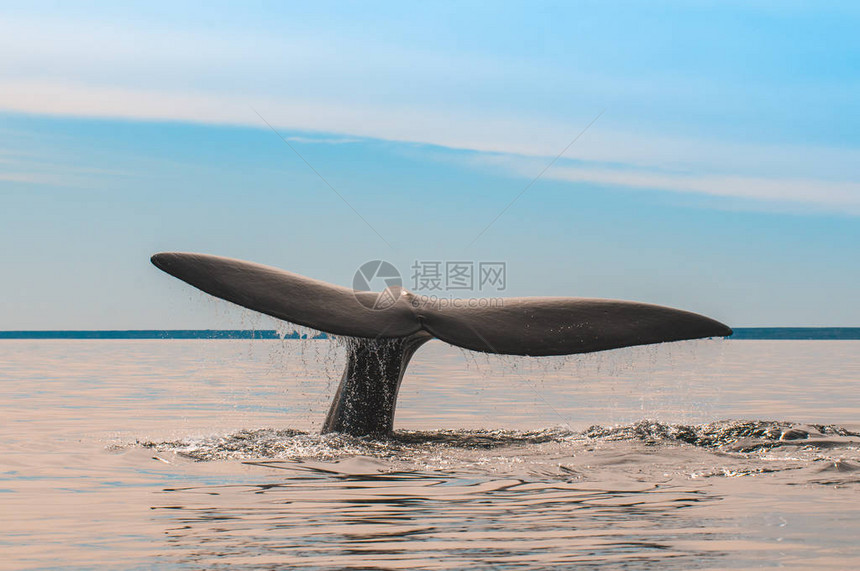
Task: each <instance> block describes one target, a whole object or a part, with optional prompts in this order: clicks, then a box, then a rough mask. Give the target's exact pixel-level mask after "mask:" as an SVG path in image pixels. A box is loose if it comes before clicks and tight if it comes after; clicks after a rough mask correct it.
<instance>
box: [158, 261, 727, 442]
mask: <svg viewBox="0 0 860 571" xmlns="http://www.w3.org/2000/svg"><path fill="white" fill-rule="evenodd" d="M152 263H153V264H155V266H157V267H158V268H159V269H161V270H164V271H165V272H167V273H168V274H171V275H172V276H175V277H177V278H179V279H181V280H183V281H185V282H187V283H189V284H191V285H193V286H194V287H196V288H198V289H201V290H203V291H205V292H206V293H209V294H211V295H214V296H215V297H219V298H221V299H225V300H227V301H231V302H233V303H235V304H238V305H241V306H242V307H246V308H248V309H253V310H255V311H259V312H260V313H265V314H266V315H271V316H273V317H276V318H278V319H283V320H286V321H290V322H292V323H296V324H298V325H304V326H307V327H311V328H313V329H318V330H320V331H325V332H326V333H332V334H334V335H343V336H347V337H349V338H350V340H349V342H348V343H347V353H348V360H347V365H346V369H345V370H344V373H343V377H342V378H341V382H340V385H339V386H338V389H337V393H336V394H335V397H334V401H333V402H332V405H331V408H330V409H329V413H328V416H327V417H326V421H325V424H324V425H323V432H343V433H347V434H352V435H354V436H367V435H371V436H383V435H386V434H388V433H390V432H391V430H392V429H393V426H394V411H395V407H396V404H397V392H398V390H399V388H400V382H401V381H402V379H403V373H404V371H405V369H406V366H407V364H408V363H409V359H410V358H411V357H412V355H413V354H414V353H415V351H416V350H417V349H418V348H419V347H420V346H421V345H423V344H424V343H426V342H427V341H429V340H430V339H433V338H437V339H441V340H442V341H445V342H446V343H450V344H452V345H456V346H458V347H464V348H466V349H471V350H474V351H483V352H486V353H500V354H505V355H534V356H543V355H568V354H572V353H590V352H593V351H604V350H607V349H615V348H618V347H628V346H631V345H646V344H650V343H661V342H664V341H680V340H683V339H699V338H702V337H721V336H727V335H731V333H732V330H731V329H729V328H728V327H727V326H725V325H723V324H722V323H719V322H718V321H714V320H713V319H710V318H708V317H704V316H702V315H697V314H695V313H690V312H688V311H681V310H678V309H672V308H669V307H661V306H658V305H649V304H645V303H636V302H631V301H617V300H610V299H584V298H566V297H519V298H505V299H502V300H500V302H499V303H494V304H475V305H474V306H473V305H471V304H470V306H467V307H458V306H457V305H455V304H447V305H442V304H437V303H423V302H422V300H421V299H420V298H418V297H416V296H415V295H413V294H412V293H411V292H408V291H406V290H403V289H395V288H391V289H387V290H386V291H384V292H381V293H373V292H355V291H353V290H350V289H347V288H344V287H339V286H334V285H331V284H327V283H325V282H321V281H318V280H313V279H310V278H306V277H304V276H300V275H298V274H293V273H290V272H285V271H283V270H279V269H277V268H272V267H268V266H262V265H259V264H253V263H250V262H243V261H240V260H232V259H229V258H221V257H217V256H209V255H204V254H184V253H162V254H156V255H154V256H153V257H152Z"/></svg>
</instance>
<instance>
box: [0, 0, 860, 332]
mask: <svg viewBox="0 0 860 571" xmlns="http://www.w3.org/2000/svg"><path fill="white" fill-rule="evenodd" d="M119 4H120V3H98V2H81V3H76V4H75V6H74V7H71V6H70V5H68V3H47V2H28V3H26V4H25V3H20V4H18V5H17V6H16V5H7V4H0V6H2V8H0V16H2V17H0V205H2V209H0V238H2V239H0V253H2V260H3V262H4V268H5V271H4V272H3V279H2V280H0V316H2V319H3V324H2V326H0V328H2V329H55V328H56V329H75V328H80V329H90V328H162V327H164V328H173V327H210V326H213V327H214V326H233V325H237V326H239V325H242V324H243V323H244V321H243V320H242V319H241V318H239V317H237V316H236V314H235V313H233V312H230V311H228V310H225V309H224V308H223V307H221V305H219V304H216V303H214V302H213V303H208V302H201V301H200V300H199V299H197V298H196V297H194V296H193V295H192V294H190V292H189V289H190V288H188V287H187V286H184V285H183V284H180V283H178V282H175V280H174V281H171V278H168V277H167V276H165V275H162V274H160V273H159V272H158V271H157V270H156V269H155V268H153V267H151V266H150V265H149V263H148V257H149V255H150V254H152V253H154V252H156V251H162V250H183V251H201V252H207V253H214V254H220V255H225V256H232V257H239V258H244V259H249V260H254V261H258V262H263V263H268V264H272V265H277V266H280V267H283V268H286V269H290V270H292V271H296V272H299V273H303V274H306V275H310V276H313V277H316V278H320V279H325V280H327V281H330V282H333V283H338V284H342V285H349V284H350V283H351V280H352V275H353V273H354V271H355V269H356V268H357V267H358V266H359V265H360V264H362V263H363V262H365V261H367V260H370V259H379V258H382V259H386V260H390V261H391V262H393V263H395V265H397V266H398V267H399V268H400V269H401V271H402V272H403V273H404V274H407V273H408V272H409V267H410V265H411V264H412V262H413V261H414V260H474V261H505V262H506V263H507V267H508V290H507V291H506V294H508V295H571V296H588V297H617V298H624V299H635V300H641V301H648V302H653V303H661V304H667V305H672V306H676V307H681V308H685V309H690V310H693V311H699V312H703V313H706V314H708V315H711V316H713V317H716V318H718V319H721V320H723V321H725V322H727V323H729V324H732V325H735V326H743V325H834V326H836V325H841V326H856V325H860V295H858V293H857V291H858V287H857V284H858V283H860V263H858V259H860V257H858V244H860V166H858V165H860V128H858V127H860V98H858V97H857V94H858V93H860V72H858V69H860V68H858V65H857V64H858V61H860V39H858V34H857V33H856V30H857V29H858V24H860V9H858V8H857V7H856V4H854V3H826V2H825V3H814V4H812V3H795V2H686V3H680V2H649V3H642V2H629V3H621V2H614V3H613V2H579V3H538V4H535V3H447V4H445V3H437V4H432V5H431V4H427V5H417V4H416V5H405V4H403V3H372V4H368V3H329V2H315V3H312V4H311V5H308V4H306V3H301V4H285V3H281V2H256V3H247V4H245V5H242V6H238V5H233V4H230V3H218V2H215V3H206V4H194V3H190V2H186V3H179V5H178V6H177V5H173V4H171V3H159V2H146V3H139V4H129V3H122V5H121V6H120V5H119ZM257 113H259V114H260V115H262V116H263V117H265V119H266V120H267V121H268V122H269V123H271V124H272V125H274V126H275V127H276V129H277V130H278V131H279V133H280V134H281V135H283V136H284V137H286V138H287V139H288V140H289V141H290V144H292V145H293V146H294V147H295V148H296V149H297V150H298V151H299V152H300V153H301V154H302V155H303V156H304V157H305V158H306V159H307V161H308V162H310V163H311V164H312V165H313V166H314V168H315V169H316V170H317V171H319V172H320V173H321V174H322V175H323V176H324V177H325V178H326V180H328V182H329V183H330V184H331V185H332V186H334V188H336V189H337V190H338V192H340V193H341V195H342V196H343V197H344V198H345V199H346V201H347V202H349V204H350V205H352V207H354V208H355V209H356V210H358V211H359V213H360V214H361V216H362V217H364V219H366V220H367V222H369V225H370V226H372V229H371V228H370V227H369V226H368V224H365V222H364V221H362V219H361V218H360V217H359V216H357V215H356V214H355V213H354V212H353V211H352V210H351V209H350V207H349V206H347V205H346V204H345V203H344V202H343V201H342V200H341V199H340V198H339V197H338V196H337V195H336V194H335V193H334V192H333V191H332V190H331V189H330V188H328V186H326V184H325V183H324V182H323V181H321V180H320V179H319V178H318V177H317V175H316V174H314V172H313V171H312V170H311V169H310V168H308V166H307V165H306V164H305V163H304V162H302V161H301V160H300V159H299V158H298V157H297V156H296V155H295V154H294V153H293V152H292V151H291V150H290V148H289V147H288V146H287V145H286V144H285V143H284V142H283V141H282V140H280V139H279V138H278V136H277V135H275V134H274V133H273V132H272V131H271V130H270V129H269V128H268V127H267V126H266V125H265V124H264V123H263V121H262V120H261V119H260V117H259V116H258V115H257ZM601 113H602V115H601ZM598 116H599V118H598V119H597V121H596V122H594V124H593V125H592V126H591V127H590V128H589V129H588V130H587V131H586V132H585V133H584V134H582V136H581V137H580V138H579V139H578V140H577V141H576V142H575V143H574V144H573V145H572V146H571V147H570V149H569V150H568V151H567V152H566V153H565V154H564V155H563V156H562V157H561V158H560V159H559V160H558V161H557V162H555V163H554V164H553V165H552V167H550V168H549V169H547V170H546V172H545V173H544V174H543V175H542V176H541V178H540V179H539V180H538V181H536V182H535V183H534V184H533V185H532V186H530V187H529V188H528V190H527V191H526V192H525V193H523V194H522V196H521V197H520V198H519V199H518V200H517V201H516V202H515V203H514V204H513V205H512V206H511V207H510V208H509V209H508V210H507V211H505V213H504V214H503V215H502V216H501V217H499V218H498V220H496V221H495V223H493V224H492V225H491V226H490V228H489V229H488V230H487V231H486V232H485V233H484V234H482V235H481V237H480V238H479V239H478V240H477V241H476V242H475V243H474V244H471V245H470V243H471V242H472V241H473V240H474V239H475V237H476V236H477V235H478V233H479V232H481V230H482V229H483V228H485V227H486V226H487V224H488V223H490V221H492V220H493V219H494V218H495V217H496V216H497V215H498V214H499V212H501V211H502V209H503V208H504V207H505V206H506V205H507V204H508V203H510V201H511V200H512V199H514V197H516V196H517V195H518V194H519V193H520V192H521V191H523V189H524V188H526V186H527V185H528V184H529V182H530V181H531V180H532V179H534V177H535V176H537V174H538V173H540V172H541V171H542V170H543V169H544V168H545V167H546V166H547V165H548V164H549V163H550V161H551V160H552V159H553V158H554V157H555V156H556V155H557V154H558V153H559V152H560V151H561V150H562V149H564V148H565V146H566V145H567V144H568V143H570V141H571V140H572V139H573V138H574V137H575V136H576V135H577V134H578V133H580V132H581V131H582V130H583V128H584V127H585V126H586V125H588V124H589V122H591V121H592V120H594V118H595V117H598ZM377 233H378V234H379V235H381V236H382V237H383V238H384V240H383V239H381V238H380V237H379V236H378V235H377ZM386 242H388V243H389V244H390V246H389V245H388V244H386ZM406 285H407V287H408V286H409V283H408V280H407V284H406Z"/></svg>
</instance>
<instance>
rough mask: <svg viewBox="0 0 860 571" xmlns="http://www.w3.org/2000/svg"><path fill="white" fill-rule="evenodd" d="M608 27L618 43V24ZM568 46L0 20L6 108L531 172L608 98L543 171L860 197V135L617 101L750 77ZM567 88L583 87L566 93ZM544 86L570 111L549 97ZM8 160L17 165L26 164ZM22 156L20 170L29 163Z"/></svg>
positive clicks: (690, 92) (621, 181)
mask: <svg viewBox="0 0 860 571" xmlns="http://www.w3.org/2000/svg"><path fill="white" fill-rule="evenodd" d="M600 41H601V42H603V43H600V44H599V45H600V46H603V45H604V44H605V39H604V38H601V39H600ZM569 57H570V58H573V59H574V60H575V63H576V65H569V64H568V63H566V62H560V61H558V60H556V61H544V60H535V59H532V60H529V59H526V58H519V57H511V56H510V54H508V55H495V56H494V55H488V54H487V53H479V52H477V51H476V50H472V51H459V52H458V51H453V50H451V51H446V50H444V49H438V46H437V49H421V48H420V45H419V44H416V45H406V44H404V43H403V42H400V43H399V44H398V43H396V42H394V40H392V43H391V44H386V43H385V41H384V39H379V37H378V36H372V35H365V36H362V35H361V34H360V32H358V31H356V30H354V29H353V27H350V28H348V29H340V30H327V33H320V30H318V29H317V30H314V29H306V30H303V29H300V28H299V27H297V26H294V27H292V28H290V29H286V30H284V31H283V33H278V34H275V33H272V32H271V31H269V32H268V33H267V32H257V31H254V30H248V29H244V30H243V29H241V28H239V27H236V28H224V29H219V30H217V31H211V30H206V29H205V28H192V27H188V26H186V27H185V28H175V29H167V28H164V29H161V28H159V29H155V28H152V27H148V26H145V25H135V24H130V23H128V22H127V21H122V22H121V21H119V20H117V21H111V22H108V21H100V20H95V19H90V20H74V19H69V20H63V19H60V18H54V19H50V18H42V17H39V18H35V17H29V18H28V17H18V16H10V17H6V18H4V19H3V20H2V21H0V64H2V66H0V69H2V72H0V110H2V111H11V112H22V113H33V114H54V115H63V116H79V117H98V118H118V119H131V120H139V121H183V122H198V123H207V124H227V125H243V126H258V127H260V128H266V127H265V125H262V124H261V123H260V122H259V119H258V117H257V116H256V115H255V114H254V113H253V112H252V111H251V108H250V106H253V107H254V108H255V109H258V110H259V111H260V112H261V113H262V114H263V115H264V116H265V117H266V118H267V119H268V120H269V121H270V122H271V123H272V124H273V125H275V126H276V127H278V128H279V129H282V130H284V131H291V132H292V134H289V133H285V136H287V138H288V140H291V141H296V142H301V143H309V144H345V143H351V142H356V141H360V140H365V139H381V140H388V141H399V142H406V143H414V144H419V145H435V146H440V147H446V148H450V149H461V150H467V151H470V152H472V153H473V154H476V155H477V156H470V157H469V158H468V160H469V161H473V162H475V163H476V164H479V165H481V166H484V167H486V166H489V167H492V168H498V169H500V170H502V171H504V172H508V173H511V174H512V175H515V176H522V177H525V178H530V177H532V176H534V174H535V173H536V172H537V170H539V168H533V166H532V165H533V164H546V161H547V159H548V158H549V157H553V156H555V155H556V154H557V153H558V151H559V150H560V149H561V148H562V147H564V145H565V144H566V143H567V142H568V141H569V140H570V138H571V137H572V136H573V134H575V133H576V132H578V131H579V130H580V129H581V128H582V126H583V125H584V124H585V123H587V121H588V120H589V118H590V117H592V116H593V115H594V114H595V113H596V112H597V111H599V110H600V109H601V108H603V107H608V112H607V114H606V116H605V117H604V118H602V119H601V122H600V124H599V125H597V126H596V127H595V128H594V129H592V130H590V131H589V132H588V133H587V134H586V135H585V136H584V137H583V140H582V141H580V142H578V143H577V145H576V146H575V147H574V148H572V149H571V150H570V151H569V152H568V153H567V154H566V156H565V159H566V162H564V161H563V162H560V163H559V164H558V165H556V166H554V167H553V168H552V169H550V170H549V171H548V172H547V173H546V174H545V175H544V178H550V179H556V180H565V181H570V182H588V183H594V184H601V185H607V186H616V187H624V188H636V189H639V188H641V189H646V188H647V189H655V190H664V191H669V192H676V193H678V192H684V193H695V194H704V195H710V196H717V197H730V198H733V199H749V200H755V201H765V202H770V203H802V204H810V205H817V206H818V207H820V208H824V209H828V210H833V211H839V212H848V213H852V214H856V213H857V211H858V204H860V190H858V185H860V180H858V177H860V174H858V171H857V168H856V165H857V164H860V150H858V149H857V148H852V147H850V146H842V147H838V146H828V145H824V144H818V145H815V144H796V143H794V144H765V143H761V142H747V141H745V140H741V139H738V138H737V137H735V138H734V139H730V138H722V139H721V138H720V137H719V136H717V135H716V134H715V135H713V136H710V137H709V136H707V134H706V135H703V136H699V137H691V136H689V135H683V136H682V135H678V134H675V135H671V134H668V133H669V130H667V129H661V128H660V127H659V126H655V125H651V126H649V127H634V126H633V124H632V123H631V122H627V121H625V119H624V115H623V114H622V113H618V112H617V108H618V107H625V106H626V107H630V106H631V105H634V102H635V104H637V105H638V104H640V102H641V101H643V100H656V99H659V98H661V97H662V98H664V99H666V100H667V101H671V103H672V105H674V106H676V107H677V106H682V105H684V104H685V102H686V101H697V100H698V102H697V103H695V104H694V105H698V106H703V105H708V104H713V103H714V99H713V96H710V97H711V98H710V99H708V98H706V97H705V96H704V95H703V93H705V92H708V93H710V92H711V91H713V92H715V93H716V92H720V93H723V94H725V93H729V91H726V90H731V89H735V90H737V89H739V88H738V87H737V86H736V85H735V83H734V82H726V81H725V80H724V79H725V78H722V79H721V78H719V77H698V78H696V81H695V82H690V81H678V80H677V78H676V79H675V80H674V81H669V80H665V81H664V79H666V78H672V77H673V76H672V75H671V74H668V75H667V72H666V70H662V71H661V70H659V69H649V70H648V74H647V75H646V74H645V73H644V72H642V71H641V70H636V69H634V70H630V69H625V70H624V73H618V70H615V71H616V73H615V74H613V73H611V72H608V71H607V72H606V73H605V74H603V75H601V74H600V73H599V72H598V71H596V70H595V68H594V67H590V68H589V66H588V64H589V62H588V59H587V58H584V56H583V55H582V54H581V53H579V52H576V53H571V54H570V56H569ZM566 59H567V58H566ZM606 61H610V60H609V59H607V60H606ZM624 61H625V62H626V57H625V58H624ZM563 65H567V67H558V66H563ZM715 69H716V68H715ZM660 73H663V75H659V74H660ZM721 81H722V83H720V82H721ZM851 81H853V80H846V81H845V82H843V83H842V84H828V83H825V82H823V80H822V81H820V82H818V83H816V84H815V89H814V90H812V89H811V88H809V86H804V85H793V86H792V93H794V94H797V93H801V92H803V93H806V95H804V97H806V98H807V99H810V100H815V99H816V98H820V97H822V96H823V95H827V97H828V98H829V100H830V101H836V102H839V101H842V102H843V103H844V100H845V98H846V94H848V95H850V97H851V98H852V100H853V97H854V94H855V93H856V90H851V89H850V87H851V85H854V84H851ZM703 82H704V83H707V85H706V87H704V88H703V87H701V85H702V84H703ZM708 82H711V83H708ZM547 86H548V87H547ZM555 87H558V88H559V89H555ZM759 88H761V86H760V85H759V86H756V85H754V84H753V82H752V81H747V82H745V83H744V84H743V89H742V90H741V91H731V94H732V97H728V98H727V99H729V100H732V99H734V100H740V99H742V98H743V97H744V96H750V95H752V96H755V97H759V98H761V99H762V100H766V99H768V98H770V97H771V96H772V94H773V91H772V89H773V88H772V86H769V87H768V89H770V91H766V92H761V91H756V89H759ZM514 91H518V92H521V93H520V97H519V98H516V97H514V96H510V97H508V94H509V93H510V92H514ZM555 91H558V92H560V93H575V94H576V95H577V97H578V98H577V99H576V100H575V101H574V100H571V101H566V100H565V97H559V98H558V99H553V98H554V97H557V96H556V95H555ZM625 94H626V95H625ZM546 98H549V99H546ZM543 100H551V101H553V102H554V103H555V106H554V107H550V108H551V109H560V108H561V109H564V110H565V113H564V114H562V115H561V116H559V115H558V113H552V112H539V111H536V110H539V109H541V105H540V102H541V101H543ZM777 103H778V102H772V103H769V105H771V104H772V105H776V104H777ZM560 105H561V106H560ZM571 108H573V109H576V110H577V111H576V112H572V111H570V109H571ZM708 112H710V113H714V112H715V111H714V110H712V109H708ZM627 116H628V117H629V116H630V115H629V113H628V115H627ZM687 132H688V133H689V131H687ZM531 159H534V160H535V163H531V162H530V160H531ZM6 164H9V163H8V162H7V163H6ZM7 170H12V171H15V168H14V165H10V166H9V168H8V169H7ZM16 172H19V174H14V173H12V174H7V175H6V176H7V178H6V180H12V178H8V177H17V178H18V179H19V180H23V178H26V177H23V175H21V174H20V172H23V171H16ZM78 174H81V173H78ZM31 178H32V179H33V180H36V179H38V178H39V177H38V176H35V173H34V175H33V177H31Z"/></svg>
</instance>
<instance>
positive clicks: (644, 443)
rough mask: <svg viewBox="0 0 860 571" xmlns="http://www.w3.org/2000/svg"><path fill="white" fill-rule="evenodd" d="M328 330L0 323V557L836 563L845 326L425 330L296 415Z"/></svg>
mask: <svg viewBox="0 0 860 571" xmlns="http://www.w3.org/2000/svg"><path fill="white" fill-rule="evenodd" d="M343 362H344V355H343V352H342V350H341V349H340V348H339V347H338V345H337V344H336V342H333V341H329V340H308V341H300V340H285V341H279V340H256V341H251V340H190V341H184V340H137V341H127V340H2V341H0V568H9V569H22V568H24V569H26V568H87V569H90V568H102V567H103V568H111V569H149V568H167V569H170V568H179V569H184V568H188V569H203V568H205V569H213V568H220V567H231V568H249V569H251V568H253V569H258V568H309V569H344V568H346V569H376V568H382V569H477V568H481V569H485V568H492V569H509V568H510V569H518V568H530V569H542V568H545V569H560V568H573V567H576V568H591V567H604V566H605V567H607V568H624V569H736V568H757V567H787V568H795V569H812V568H816V569H823V568H830V569H852V568H853V569H856V568H858V566H860V540H858V537H860V341H753V340H743V341H731V340H730V341H702V342H686V343H676V344H667V345H661V346H652V347H639V348H631V349H624V350H618V351H611V352H606V353H601V354H594V355H586V356H580V357H567V358H544V359H531V358H509V357H493V356H485V355H480V354H474V353H468V352H463V351H460V350H459V349H455V348H451V347H448V346H446V345H444V344H442V343H440V342H433V343H430V344H428V345H426V346H425V347H423V348H422V349H421V350H420V351H419V353H418V354H417V355H416V357H415V359H414V360H413V362H412V364H411V365H410V367H409V370H408V372H407V376H406V378H405V380H404V383H403V387H402V389H401V396H400V400H399V406H398V413H397V417H396V428H397V433H396V434H395V436H394V437H393V438H391V439H386V440H379V441H374V440H362V439H355V438H348V437H343V436H338V435H327V436H319V435H318V434H317V432H318V431H319V428H320V426H321V424H322V420H323V418H324V416H325V413H326V410H327V407H328V404H329V400H330V398H331V396H332V394H333V392H334V390H335V388H336V381H337V380H339V377H340V371H341V368H342V366H343Z"/></svg>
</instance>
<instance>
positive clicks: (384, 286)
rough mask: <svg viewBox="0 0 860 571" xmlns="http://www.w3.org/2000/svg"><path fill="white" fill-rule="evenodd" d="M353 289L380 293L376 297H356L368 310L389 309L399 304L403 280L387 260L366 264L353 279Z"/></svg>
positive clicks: (357, 271)
mask: <svg viewBox="0 0 860 571" xmlns="http://www.w3.org/2000/svg"><path fill="white" fill-rule="evenodd" d="M352 289H353V290H355V292H356V294H359V293H361V292H373V291H380V292H381V293H379V294H378V295H376V296H373V295H356V296H355V299H357V300H358V302H359V303H360V304H361V305H363V306H364V307H366V308H368V309H388V308H389V307H391V306H392V305H394V304H395V303H396V302H397V299H398V298H399V297H400V294H401V293H403V279H401V277H400V272H398V271H397V268H395V267H394V266H393V265H392V264H390V263H389V262H386V261H385V260H371V261H370V262H365V263H364V264H362V265H361V267H359V268H358V269H357V270H356V271H355V276H353V278H352Z"/></svg>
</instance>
